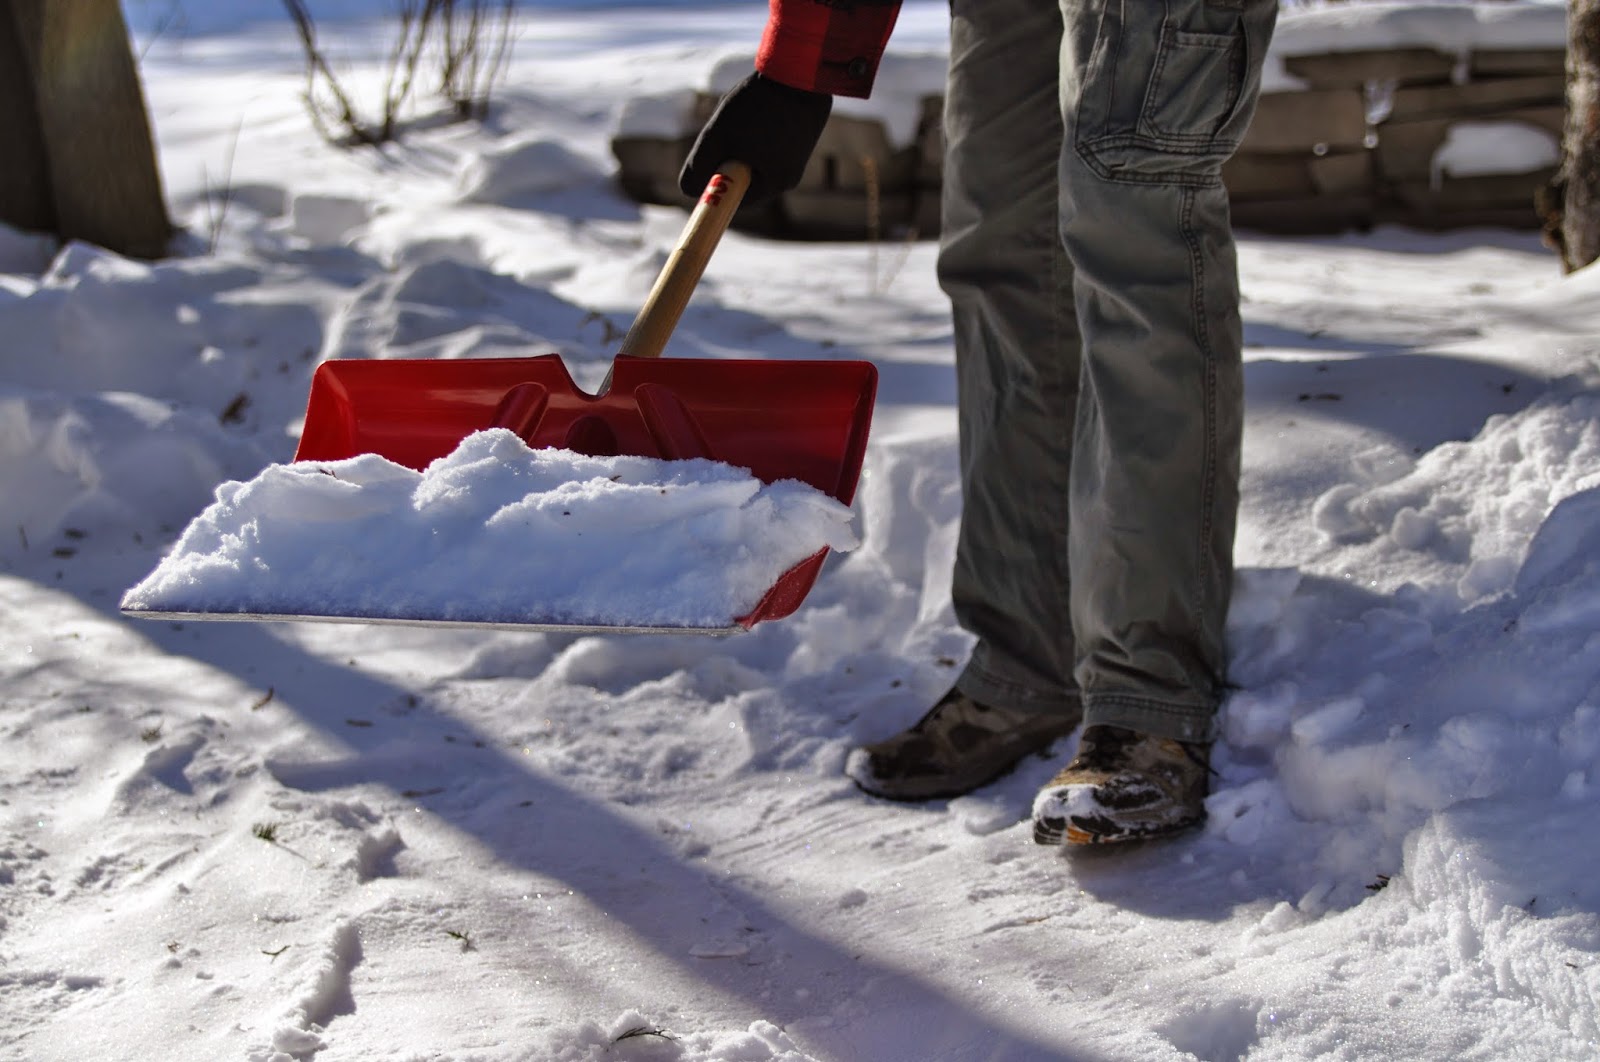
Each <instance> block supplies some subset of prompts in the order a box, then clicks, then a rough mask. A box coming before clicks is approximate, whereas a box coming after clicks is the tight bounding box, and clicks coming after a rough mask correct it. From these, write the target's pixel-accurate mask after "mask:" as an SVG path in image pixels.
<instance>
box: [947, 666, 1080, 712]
mask: <svg viewBox="0 0 1600 1062" xmlns="http://www.w3.org/2000/svg"><path fill="white" fill-rule="evenodd" d="M956 689H958V690H960V691H961V692H962V693H965V694H966V695H967V696H968V697H971V698H972V699H973V700H975V701H977V702H978V703H979V704H986V705H988V706H989V707H991V708H1004V709H1006V710H1008V711H1013V712H1027V713H1029V714H1037V715H1057V716H1063V717H1065V716H1075V717H1081V716H1082V715H1083V699H1082V698H1081V697H1079V696H1078V691H1077V690H1065V691H1062V690H1052V691H1050V692H1042V691H1040V690H1036V689H1032V688H1030V687H1027V686H1020V685H1018V684H1017V683H1015V682H1007V681H1006V680H1004V679H1001V678H996V677H995V676H994V675H992V674H990V673H989V672H986V671H984V670H983V669H982V668H980V667H977V666H975V665H973V664H971V663H969V664H968V665H967V666H966V669H965V670H964V671H962V672H961V677H960V678H959V679H957V680H956Z"/></svg>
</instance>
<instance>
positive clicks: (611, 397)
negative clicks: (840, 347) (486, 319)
mask: <svg viewBox="0 0 1600 1062" xmlns="http://www.w3.org/2000/svg"><path fill="white" fill-rule="evenodd" d="M877 379H878V374H877V369H876V368H875V367H874V366H873V365H872V363H871V362H866V361H762V360H709V359H704V358H693V359H686V358H632V357H627V356H621V357H618V358H617V359H616V361H615V362H614V364H613V366H612V373H611V384H610V387H609V388H608V389H607V390H606V392H605V393H604V394H602V395H591V394H589V393H587V392H585V391H583V390H582V389H580V388H579V387H578V386H577V384H575V383H574V382H573V380H572V377H571V375H570V374H569V373H568V372H567V368H566V365H565V364H564V363H563V362H562V360H561V358H560V356H559V355H555V354H547V355H543V356H541V357H534V358H481V359H470V360H465V361H438V360H422V359H418V360H407V359H394V360H387V361H329V362H324V363H323V364H322V365H321V366H320V367H319V368H318V369H317V371H316V374H315V376H314V377H313V378H312V383H311V397H310V400H309V402H308V404H307V407H306V422H305V428H304V431H303V432H302V434H301V437H300V447H299V449H298V450H297V451H296V453H295V460H297V461H332V460H340V459H343V458H346V457H354V456H356V455H358V454H368V453H371V454H378V455H380V456H382V457H386V458H388V459H389V460H391V461H394V462H396V463H398V464H402V465H405V466H406V467H408V468H413V469H417V470H419V471H420V470H421V469H423V468H425V467H426V466H427V464H428V463H429V462H430V461H433V460H435V459H437V458H440V457H444V456H445V455H447V454H449V453H450V452H451V451H453V450H454V449H455V448H456V446H457V445H459V444H460V442H461V440H462V439H464V438H466V437H467V436H468V435H470V434H472V433H473V432H475V431H481V430H483V429H485V428H507V429H509V430H511V431H514V432H516V433H517V435H518V436H520V437H521V438H522V440H523V441H524V442H526V443H527V444H528V445H529V446H531V447H535V448H541V447H557V448H561V449H567V450H574V451H577V452H579V453H583V454H588V455H591V456H596V457H608V456H614V455H622V454H626V455H632V456H636V457H656V458H663V459H669V460H678V459H685V458H692V457H705V458H710V459H713V460H716V461H722V462H725V463H727V464H730V465H736V466H739V467H742V468H748V469H749V470H750V471H751V473H752V474H753V475H755V477H756V478H757V479H759V480H761V481H762V482H763V483H772V482H775V481H777V480H780V479H795V480H799V481H800V482H802V483H806V484H809V485H810V486H812V487H815V488H816V489H818V490H820V491H822V492H823V493H825V494H828V495H831V496H832V497H834V498H837V499H838V500H839V501H841V502H844V503H845V504H847V505H848V504H849V503H850V501H851V500H852V499H853V498H854V497H855V489H856V483H857V481H858V480H859V479H860V476H861V463H862V460H863V458H864V457H865V455H866V446H867V431H868V428H869V427H870V426H871V422H872V405H873V401H874V399H875V396H876V393H877ZM827 553H828V551H827V550H826V549H823V550H821V551H819V552H818V553H816V554H815V555H814V556H812V557H810V558H808V559H806V560H804V561H802V562H801V563H800V564H798V565H796V566H795V567H793V568H791V569H790V570H789V571H788V572H786V573H784V575H783V576H782V578H780V579H779V580H778V582H777V583H776V584H775V585H774V586H773V587H772V589H771V590H769V591H768V592H767V594H766V596H765V597H764V598H762V600H761V602H760V603H759V604H758V605H757V606H756V608H755V609H754V610H753V611H752V612H751V613H750V614H749V615H748V616H743V617H740V618H739V619H738V620H737V622H738V623H739V625H740V626H743V627H746V628H748V627H751V626H753V625H754V624H756V623H758V622H760V621H761V620H769V619H779V618H781V617H783V616H787V615H789V614H790V613H792V612H793V611H794V610H795V609H796V608H798V607H799V606H800V603H801V602H802V601H803V600H804V599H805V596H806V594H807V593H809V592H810V590H811V586H812V584H813V583H814V582H815V581H816V578H817V574H818V573H819V572H820V571H821V569H822V564H823V561H824V560H825V559H826V557H827Z"/></svg>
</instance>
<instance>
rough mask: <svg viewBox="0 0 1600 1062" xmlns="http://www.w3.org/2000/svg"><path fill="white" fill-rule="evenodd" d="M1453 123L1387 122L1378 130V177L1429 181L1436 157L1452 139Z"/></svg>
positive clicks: (1441, 120) (1430, 120) (1429, 120)
mask: <svg viewBox="0 0 1600 1062" xmlns="http://www.w3.org/2000/svg"><path fill="white" fill-rule="evenodd" d="M1450 124H1451V123H1450V119H1448V118H1424V119H1422V120H1421V121H1412V122H1406V121H1400V122H1396V121H1388V122H1384V123H1383V124H1382V125H1380V126H1378V144H1377V147H1376V148H1375V149H1374V151H1373V153H1374V155H1375V156H1376V162H1377V168H1378V173H1379V175H1380V176H1381V177H1382V179H1383V180H1385V181H1426V180H1428V179H1429V177H1430V176H1431V175H1432V173H1433V156H1434V155H1435V154H1436V153H1437V152H1438V150H1439V148H1440V147H1442V146H1443V145H1444V142H1445V138H1446V137H1447V136H1449V135H1450Z"/></svg>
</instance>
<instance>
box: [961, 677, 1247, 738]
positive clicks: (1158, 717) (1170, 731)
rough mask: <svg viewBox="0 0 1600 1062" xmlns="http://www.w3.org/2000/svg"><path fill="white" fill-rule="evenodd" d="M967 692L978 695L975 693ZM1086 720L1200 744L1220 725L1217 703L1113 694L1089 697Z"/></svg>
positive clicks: (1084, 718)
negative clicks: (1149, 698)
mask: <svg viewBox="0 0 1600 1062" xmlns="http://www.w3.org/2000/svg"><path fill="white" fill-rule="evenodd" d="M963 690H965V687H963ZM968 696H971V697H976V694H971V693H969V694H968ZM1083 721H1084V725H1086V726H1120V727H1123V728H1125V729H1128V730H1137V731H1139V732H1140V733H1141V734H1150V735H1152V736H1154V737H1162V738H1172V739H1174V740H1177V741H1186V742H1192V743H1198V744H1209V743H1211V742H1213V741H1215V740H1216V739H1217V732H1218V729H1219V727H1218V718H1217V706H1216V705H1215V704H1171V703H1168V702H1165V701H1152V700H1146V699H1144V698H1141V697H1127V696H1119V695H1114V694H1113V695H1106V694H1100V695H1099V696H1096V695H1094V694H1090V695H1089V696H1088V697H1086V698H1085V699H1084V707H1083Z"/></svg>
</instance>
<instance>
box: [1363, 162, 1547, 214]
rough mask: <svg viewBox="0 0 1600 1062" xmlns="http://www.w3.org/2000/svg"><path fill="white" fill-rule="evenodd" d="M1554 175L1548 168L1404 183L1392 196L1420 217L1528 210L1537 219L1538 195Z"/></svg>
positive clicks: (1394, 187)
mask: <svg viewBox="0 0 1600 1062" xmlns="http://www.w3.org/2000/svg"><path fill="white" fill-rule="evenodd" d="M1554 175H1555V169H1554V168H1553V167H1546V168H1544V169H1541V170H1536V171H1534V172H1532V173H1513V174H1487V175H1484V176H1479V177H1445V178H1443V179H1442V180H1439V181H1403V182H1400V183H1397V184H1395V185H1394V186H1393V187H1392V188H1391V189H1390V195H1391V196H1392V198H1393V199H1394V201H1396V202H1398V203H1401V204H1403V205H1405V206H1406V207H1408V208H1410V209H1411V210H1413V211H1415V212H1416V213H1418V214H1419V215H1448V214H1462V213H1468V212H1473V211H1490V210H1492V211H1502V210H1504V211H1513V212H1515V211H1520V210H1526V211H1527V212H1528V214H1529V215H1530V217H1534V218H1535V220H1536V211H1535V210H1534V205H1533V201H1534V196H1536V195H1537V194H1538V191H1539V189H1540V188H1543V187H1544V186H1545V185H1546V184H1548V183H1549V181H1550V178H1551V177H1552V176H1554Z"/></svg>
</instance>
